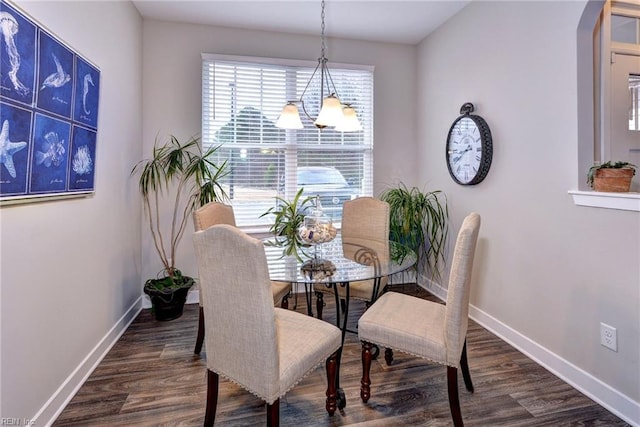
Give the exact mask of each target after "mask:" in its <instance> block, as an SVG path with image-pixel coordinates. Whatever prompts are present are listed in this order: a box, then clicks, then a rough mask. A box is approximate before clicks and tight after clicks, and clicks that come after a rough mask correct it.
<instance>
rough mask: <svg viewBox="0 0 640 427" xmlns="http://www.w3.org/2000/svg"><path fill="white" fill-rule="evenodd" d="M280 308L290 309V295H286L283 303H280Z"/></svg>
mask: <svg viewBox="0 0 640 427" xmlns="http://www.w3.org/2000/svg"><path fill="white" fill-rule="evenodd" d="M280 308H284V309H285V310H288V309H289V294H286V295H285V296H284V297H283V298H282V301H281V302H280Z"/></svg>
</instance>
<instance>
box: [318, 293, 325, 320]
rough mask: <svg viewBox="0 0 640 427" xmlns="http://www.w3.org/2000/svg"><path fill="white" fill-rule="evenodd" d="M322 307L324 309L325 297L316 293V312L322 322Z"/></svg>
mask: <svg viewBox="0 0 640 427" xmlns="http://www.w3.org/2000/svg"><path fill="white" fill-rule="evenodd" d="M322 307H324V295H322V292H316V311H317V312H318V319H320V320H322Z"/></svg>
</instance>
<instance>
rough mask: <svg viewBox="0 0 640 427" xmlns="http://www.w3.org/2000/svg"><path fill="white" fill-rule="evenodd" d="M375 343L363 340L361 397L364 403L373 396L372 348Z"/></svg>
mask: <svg viewBox="0 0 640 427" xmlns="http://www.w3.org/2000/svg"><path fill="white" fill-rule="evenodd" d="M372 348H373V344H371V343H368V342H366V341H362V379H361V380H360V398H361V399H362V401H363V402H364V403H367V402H368V401H369V398H370V397H371V378H370V377H369V372H370V371H371V349H372Z"/></svg>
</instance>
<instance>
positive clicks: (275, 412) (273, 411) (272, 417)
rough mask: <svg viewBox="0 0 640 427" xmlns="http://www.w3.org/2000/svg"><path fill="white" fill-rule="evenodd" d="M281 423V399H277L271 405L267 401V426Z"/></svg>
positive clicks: (275, 425) (272, 426) (271, 426)
mask: <svg viewBox="0 0 640 427" xmlns="http://www.w3.org/2000/svg"><path fill="white" fill-rule="evenodd" d="M279 425H280V399H276V400H275V402H273V403H272V404H271V405H269V404H268V403H267V427H278V426H279Z"/></svg>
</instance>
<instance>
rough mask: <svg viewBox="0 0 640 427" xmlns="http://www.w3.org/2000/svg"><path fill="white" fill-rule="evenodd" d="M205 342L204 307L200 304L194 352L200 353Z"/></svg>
mask: <svg viewBox="0 0 640 427" xmlns="http://www.w3.org/2000/svg"><path fill="white" fill-rule="evenodd" d="M203 343H204V309H203V308H202V306H200V314H199V316H198V335H197V337H196V348H194V349H193V353H194V354H200V352H201V351H202V344H203Z"/></svg>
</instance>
